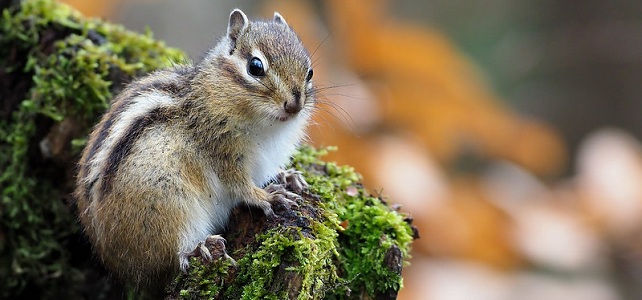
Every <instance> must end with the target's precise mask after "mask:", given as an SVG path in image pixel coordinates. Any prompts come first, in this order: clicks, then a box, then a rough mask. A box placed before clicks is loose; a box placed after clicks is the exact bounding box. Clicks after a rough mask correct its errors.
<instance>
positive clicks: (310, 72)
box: [305, 69, 314, 81]
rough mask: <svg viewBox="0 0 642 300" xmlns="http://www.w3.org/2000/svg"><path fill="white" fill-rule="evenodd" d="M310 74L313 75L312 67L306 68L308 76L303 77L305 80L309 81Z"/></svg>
mask: <svg viewBox="0 0 642 300" xmlns="http://www.w3.org/2000/svg"><path fill="white" fill-rule="evenodd" d="M312 75H314V72H313V71H312V69H310V70H308V76H306V77H305V81H310V79H312Z"/></svg>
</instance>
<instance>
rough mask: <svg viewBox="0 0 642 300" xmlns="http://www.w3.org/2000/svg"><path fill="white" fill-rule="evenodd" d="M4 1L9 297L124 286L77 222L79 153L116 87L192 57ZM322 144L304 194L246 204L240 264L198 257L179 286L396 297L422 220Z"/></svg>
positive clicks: (307, 151) (1, 139)
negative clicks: (390, 202)
mask: <svg viewBox="0 0 642 300" xmlns="http://www.w3.org/2000/svg"><path fill="white" fill-rule="evenodd" d="M0 9H1V10H2V15H1V16H0V17H1V20H0V102H1V105H0V109H1V110H0V170H2V174H0V189H1V191H2V199H1V202H0V254H1V255H0V297H2V298H16V297H29V296H31V297H32V298H33V297H39V298H74V299H79V298H98V297H99V296H100V297H107V298H109V297H110V296H114V295H115V296H114V297H118V296H120V295H122V292H119V291H116V290H115V289H114V288H113V286H112V285H111V284H110V283H109V281H108V280H106V279H105V278H106V276H105V273H104V271H100V268H99V267H98V268H96V266H97V263H96V261H95V260H92V259H91V253H90V250H89V247H88V246H87V245H86V243H85V242H83V239H82V234H81V233H80V228H79V226H78V225H77V223H76V222H75V217H74V212H73V201H72V199H71V198H70V194H71V190H72V184H73V177H74V171H75V170H74V169H75V162H76V160H77V158H78V154H79V152H80V149H82V147H83V146H84V137H85V136H86V135H87V133H88V131H89V130H90V128H91V126H92V125H93V124H94V123H95V122H96V120H97V118H98V117H99V115H100V114H101V113H102V112H103V111H104V110H105V108H106V107H107V105H108V102H109V99H111V97H112V95H114V94H115V93H117V92H118V91H119V90H120V89H121V88H122V86H123V85H124V84H125V83H127V82H129V81H130V80H131V79H132V78H134V77H136V76H142V75H144V74H146V73H147V72H149V71H152V70H154V69H157V68H162V67H165V66H168V65H170V64H172V63H180V62H183V61H185V59H186V58H185V55H184V54H183V53H182V52H181V51H179V50H176V49H171V48H168V47H165V46H164V45H163V43H162V42H158V41H156V40H154V39H153V38H152V37H151V34H150V33H147V34H144V35H140V34H136V33H132V32H129V31H127V30H125V29H124V28H122V27H120V26H116V25H111V24H108V23H104V22H101V21H97V20H87V19H85V18H83V17H82V16H81V15H79V14H78V13H76V12H74V11H72V10H71V9H69V8H67V7H66V6H62V5H59V4H57V3H55V2H53V1H52V0H30V1H23V2H19V1H10V0H0ZM322 154H323V151H317V150H314V149H312V148H309V147H304V148H302V149H301V150H300V152H299V153H298V154H297V155H296V156H295V158H294V160H293V162H292V165H293V167H296V168H297V169H299V170H301V171H303V172H304V175H305V178H306V180H307V181H308V182H309V183H310V190H309V192H306V193H305V194H304V195H303V200H301V201H299V202H298V206H294V207H291V208H286V207H275V212H276V214H277V216H276V217H275V218H273V219H266V218H265V217H264V216H263V215H262V214H261V213H260V212H258V211H254V210H251V209H248V208H244V207H239V208H237V209H236V210H235V211H234V215H233V216H232V221H231V222H232V223H231V224H230V225H229V226H228V228H230V230H229V231H228V232H226V233H225V237H226V238H227V241H228V243H227V250H228V252H229V254H230V255H231V256H232V257H233V258H235V259H236V261H237V264H236V266H234V265H232V264H231V263H230V262H229V261H225V260H221V261H218V262H216V263H214V264H212V265H209V266H203V265H202V264H200V262H198V261H197V260H195V261H194V263H193V267H192V268H191V269H190V274H188V275H181V276H179V277H178V278H177V280H176V281H175V282H174V284H173V285H172V286H171V287H170V289H168V291H169V294H168V297H171V298H201V297H203V296H208V297H210V298H216V297H222V298H227V297H234V298H236V297H243V298H245V299H252V298H255V297H262V298H270V297H271V298H274V299H277V298H278V299H282V297H287V298H297V297H298V298H310V297H312V298H323V297H325V298H332V299H343V298H358V297H361V296H365V295H367V296H368V297H371V298H394V296H395V295H396V291H398V289H399V288H400V286H401V276H400V272H401V267H402V262H403V260H404V258H407V257H408V251H409V247H410V243H411V241H412V238H413V236H416V232H415V231H413V229H412V227H411V226H410V225H409V223H410V220H409V219H407V218H405V217H404V216H403V215H401V214H399V213H397V212H396V211H393V210H390V209H389V208H388V207H387V206H386V205H385V203H384V202H383V201H382V200H381V199H380V198H379V197H373V196H370V195H369V194H367V192H366V191H365V189H363V187H362V186H361V185H360V184H359V175H358V174H356V173H355V172H354V171H353V170H352V169H351V168H349V167H340V166H337V165H335V164H332V163H325V162H323V161H321V160H320V156H322ZM97 279H100V280H97Z"/></svg>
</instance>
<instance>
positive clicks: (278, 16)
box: [274, 12, 288, 26]
mask: <svg viewBox="0 0 642 300" xmlns="http://www.w3.org/2000/svg"><path fill="white" fill-rule="evenodd" d="M274 22H276V23H281V24H283V25H285V26H288V22H286V21H285V19H284V18H283V16H281V14H280V13H278V12H274Z"/></svg>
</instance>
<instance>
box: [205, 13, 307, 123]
mask: <svg viewBox="0 0 642 300" xmlns="http://www.w3.org/2000/svg"><path fill="white" fill-rule="evenodd" d="M219 47H220V48H219V49H218V51H216V52H217V53H216V56H217V63H218V64H219V69H220V70H221V72H222V73H223V74H224V77H226V78H227V79H228V80H232V82H231V84H234V85H237V86H238V87H240V88H241V89H240V90H239V93H238V95H235V98H236V97H237V96H238V97H239V98H243V99H238V102H237V103H238V104H239V105H240V106H241V107H240V108H241V111H239V113H243V114H251V115H250V116H249V117H258V118H259V119H260V120H261V121H265V122H267V123H270V122H272V123H274V122H276V123H280V122H287V121H289V120H291V119H294V118H296V117H297V116H299V115H302V114H303V115H305V116H306V118H307V116H308V115H309V114H310V111H311V107H312V106H313V104H314V97H313V87H312V74H313V71H312V62H311V60H310V56H309V55H308V52H307V51H306V50H305V48H304V47H303V44H302V43H301V41H300V40H299V38H298V37H297V35H296V34H295V33H294V31H292V29H291V28H290V27H289V26H288V24H287V23H286V21H285V19H283V17H282V16H281V15H280V14H279V13H274V18H273V19H272V20H271V21H249V20H248V19H247V17H246V16H245V14H244V13H243V12H242V11H240V10H238V9H235V10H234V11H232V13H231V14H230V19H229V24H228V27H227V35H226V37H225V38H223V40H222V41H221V43H219ZM253 119H254V118H253Z"/></svg>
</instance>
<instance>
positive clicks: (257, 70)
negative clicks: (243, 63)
mask: <svg viewBox="0 0 642 300" xmlns="http://www.w3.org/2000/svg"><path fill="white" fill-rule="evenodd" d="M247 72H248V73H250V75H252V76H257V77H259V76H263V75H265V69H263V62H262V61H261V60H260V59H258V58H257V57H253V58H252V59H250V63H249V64H248V65H247Z"/></svg>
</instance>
